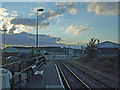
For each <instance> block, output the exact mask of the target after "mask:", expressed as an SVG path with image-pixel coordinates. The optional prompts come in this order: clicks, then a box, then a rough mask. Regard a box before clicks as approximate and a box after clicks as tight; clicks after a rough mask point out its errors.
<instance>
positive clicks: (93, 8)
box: [87, 2, 118, 15]
mask: <svg viewBox="0 0 120 90" xmlns="http://www.w3.org/2000/svg"><path fill="white" fill-rule="evenodd" d="M87 10H88V12H95V13H96V14H98V15H100V14H101V15H116V14H117V13H118V3H117V2H98V3H96V2H94V3H89V4H88V7H87Z"/></svg>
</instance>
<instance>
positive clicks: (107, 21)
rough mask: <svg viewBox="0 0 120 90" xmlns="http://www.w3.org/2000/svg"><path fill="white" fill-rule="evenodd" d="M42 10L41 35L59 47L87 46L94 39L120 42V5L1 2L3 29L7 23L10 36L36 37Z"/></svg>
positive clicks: (105, 3) (108, 3) (0, 18)
mask: <svg viewBox="0 0 120 90" xmlns="http://www.w3.org/2000/svg"><path fill="white" fill-rule="evenodd" d="M39 8H42V9H44V11H43V12H38V14H39V15H38V21H39V22H38V23H39V24H38V28H39V34H40V35H43V36H45V37H49V38H53V37H54V40H55V42H56V43H57V44H77V43H79V44H80V45H86V44H87V43H88V42H89V41H90V39H91V38H93V37H94V38H97V39H99V40H100V42H103V41H112V42H118V3H117V2H91V3H89V2H2V8H1V9H0V11H1V12H0V20H1V23H0V30H2V26H3V23H6V24H7V34H10V35H9V36H12V35H18V34H23V33H22V32H26V34H28V35H31V34H33V35H34V34H36V27H37V24H36V21H37V20H36V18H37V12H36V10H37V9H39ZM24 35H25V34H24ZM16 38H17V37H16ZM58 38H59V40H58ZM39 39H41V38H39ZM11 40H13V39H11ZM52 40H53V39H52ZM47 44H48V43H47Z"/></svg>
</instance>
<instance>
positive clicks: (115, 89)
mask: <svg viewBox="0 0 120 90" xmlns="http://www.w3.org/2000/svg"><path fill="white" fill-rule="evenodd" d="M62 63H63V62H62ZM67 63H68V62H67ZM63 64H65V63H63ZM68 64H70V63H68ZM70 65H71V66H72V67H73V68H75V69H77V70H79V71H81V72H82V73H84V74H85V75H87V76H89V77H91V78H92V79H94V80H96V81H97V82H99V83H101V84H102V85H104V86H106V87H107V88H109V89H112V90H116V89H114V88H112V87H111V86H109V85H107V84H105V83H103V82H102V81H100V80H98V79H97V78H95V77H93V76H92V75H90V74H88V73H86V72H85V71H83V70H81V69H79V68H77V67H75V66H74V65H72V64H70Z"/></svg>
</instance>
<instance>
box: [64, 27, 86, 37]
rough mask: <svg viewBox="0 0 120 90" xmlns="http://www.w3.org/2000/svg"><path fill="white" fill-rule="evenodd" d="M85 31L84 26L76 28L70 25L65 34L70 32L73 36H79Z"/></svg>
mask: <svg viewBox="0 0 120 90" xmlns="http://www.w3.org/2000/svg"><path fill="white" fill-rule="evenodd" d="M85 30H87V27H86V26H85V25H83V26H80V27H77V26H76V25H70V26H69V28H68V29H67V30H66V31H65V33H66V34H67V33H70V32H72V33H73V34H74V35H79V34H80V33H81V32H83V31H85Z"/></svg>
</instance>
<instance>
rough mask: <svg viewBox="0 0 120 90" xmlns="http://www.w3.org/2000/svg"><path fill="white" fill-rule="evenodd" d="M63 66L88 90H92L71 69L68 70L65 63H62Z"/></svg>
mask: <svg viewBox="0 0 120 90" xmlns="http://www.w3.org/2000/svg"><path fill="white" fill-rule="evenodd" d="M61 64H62V65H63V66H64V67H65V68H66V69H67V70H68V71H69V72H70V73H71V74H72V75H73V76H74V77H75V78H76V79H77V80H78V81H80V82H81V83H82V84H83V85H84V86H85V87H86V88H87V89H88V90H91V88H90V87H89V86H88V85H87V84H86V83H85V82H84V81H83V80H82V79H81V78H80V77H78V76H77V75H76V74H75V73H74V72H73V71H72V70H70V68H68V67H67V66H66V65H65V64H64V63H62V62H61Z"/></svg>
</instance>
